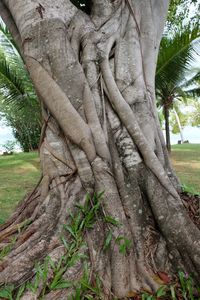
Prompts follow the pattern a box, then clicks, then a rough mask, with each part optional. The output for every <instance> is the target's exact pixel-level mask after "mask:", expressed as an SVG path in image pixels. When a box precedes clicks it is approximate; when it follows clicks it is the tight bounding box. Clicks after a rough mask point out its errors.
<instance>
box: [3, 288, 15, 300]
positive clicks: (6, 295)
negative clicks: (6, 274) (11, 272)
mask: <svg viewBox="0 0 200 300" xmlns="http://www.w3.org/2000/svg"><path fill="white" fill-rule="evenodd" d="M14 288H15V287H14V285H7V286H4V287H2V288H1V289H0V299H8V300H14V298H13V291H14Z"/></svg>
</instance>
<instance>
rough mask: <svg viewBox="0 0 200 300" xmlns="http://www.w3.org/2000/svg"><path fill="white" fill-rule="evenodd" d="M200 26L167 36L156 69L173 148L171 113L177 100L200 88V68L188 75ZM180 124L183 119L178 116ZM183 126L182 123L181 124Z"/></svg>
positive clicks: (160, 101)
mask: <svg viewBox="0 0 200 300" xmlns="http://www.w3.org/2000/svg"><path fill="white" fill-rule="evenodd" d="M199 37H200V33H199V26H198V25H195V26H194V27H193V28H192V29H191V28H190V27H189V26H187V27H184V28H182V29H181V30H179V31H176V32H174V33H171V34H170V36H164V37H163V39H162V41H161V45H160V52H159V56H158V63H157V70H156V82H155V84H156V94H157V99H158V106H160V107H162V108H163V114H164V118H165V132H166V145H167V149H168V151H169V152H170V151H171V143H170V126H169V113H170V110H172V109H174V111H175V114H176V117H177V118H178V114H177V111H176V109H175V106H174V104H175V102H176V104H177V103H178V100H181V101H182V100H186V99H187V98H188V97H190V96H194V95H198V94H199V91H200V88H199V86H196V85H193V84H194V83H195V84H196V80H197V78H198V76H199V70H195V73H194V75H192V76H191V75H190V77H189V76H188V74H189V72H191V69H192V68H193V67H192V65H193V64H194V62H195V61H196V58H197V55H198V54H197V53H198V52H197V50H198V48H199V47H200V38H199ZM179 124H180V120H179ZM180 129H181V126H180Z"/></svg>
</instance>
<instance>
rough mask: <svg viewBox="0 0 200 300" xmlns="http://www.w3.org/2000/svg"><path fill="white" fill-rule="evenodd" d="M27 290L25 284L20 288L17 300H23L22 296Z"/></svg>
mask: <svg viewBox="0 0 200 300" xmlns="http://www.w3.org/2000/svg"><path fill="white" fill-rule="evenodd" d="M25 288H26V284H23V285H22V286H21V287H20V288H19V291H18V293H17V297H16V300H20V299H21V296H22V295H23V293H24V291H25Z"/></svg>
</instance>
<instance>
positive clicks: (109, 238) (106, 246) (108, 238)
mask: <svg viewBox="0 0 200 300" xmlns="http://www.w3.org/2000/svg"><path fill="white" fill-rule="evenodd" d="M112 237H113V235H112V232H111V231H109V233H108V235H107V237H106V239H105V242H104V245H103V250H106V249H108V247H109V246H110V243H111V241H112Z"/></svg>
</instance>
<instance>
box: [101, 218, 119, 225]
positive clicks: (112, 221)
mask: <svg viewBox="0 0 200 300" xmlns="http://www.w3.org/2000/svg"><path fill="white" fill-rule="evenodd" d="M104 220H105V222H107V223H110V224H112V225H115V226H119V225H121V223H120V222H119V221H117V220H116V219H114V218H113V217H112V216H105V218H104Z"/></svg>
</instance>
